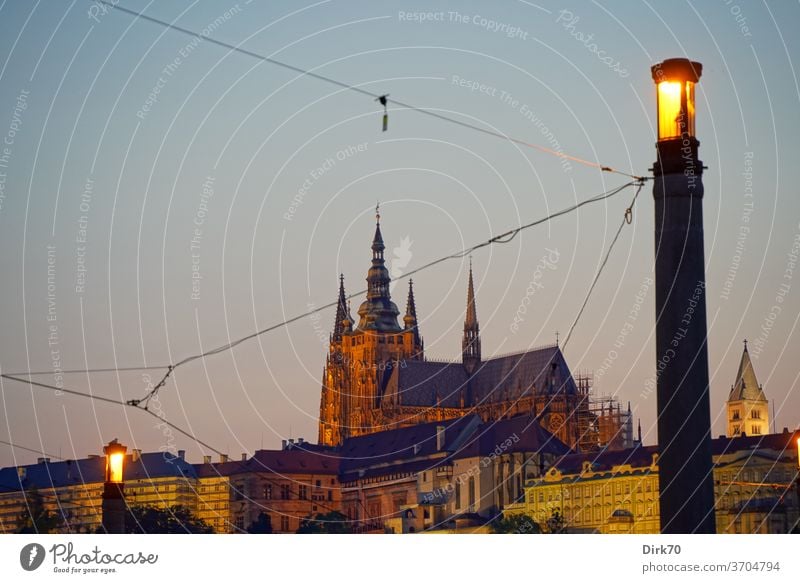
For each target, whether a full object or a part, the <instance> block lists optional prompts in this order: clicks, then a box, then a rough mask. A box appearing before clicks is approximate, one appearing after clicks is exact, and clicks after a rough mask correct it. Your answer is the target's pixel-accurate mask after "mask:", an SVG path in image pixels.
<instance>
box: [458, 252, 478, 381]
mask: <svg viewBox="0 0 800 583" xmlns="http://www.w3.org/2000/svg"><path fill="white" fill-rule="evenodd" d="M461 360H462V362H463V363H464V368H466V369H467V372H468V373H470V374H472V373H473V372H474V371H475V369H476V368H477V367H478V365H479V364H480V362H481V336H480V329H479V327H478V311H477V309H476V308H475V285H474V283H473V281H472V259H470V260H469V283H468V285H467V316H466V318H465V319H464V336H463V338H462V340H461Z"/></svg>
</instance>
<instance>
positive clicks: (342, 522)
mask: <svg viewBox="0 0 800 583" xmlns="http://www.w3.org/2000/svg"><path fill="white" fill-rule="evenodd" d="M352 531H353V530H352V528H351V527H350V523H349V522H348V520H347V517H346V516H345V515H344V514H342V513H341V512H336V511H332V512H328V513H327V514H315V515H314V516H313V517H308V518H304V519H303V520H302V521H301V522H300V528H298V529H297V534H350V533H351V532H352Z"/></svg>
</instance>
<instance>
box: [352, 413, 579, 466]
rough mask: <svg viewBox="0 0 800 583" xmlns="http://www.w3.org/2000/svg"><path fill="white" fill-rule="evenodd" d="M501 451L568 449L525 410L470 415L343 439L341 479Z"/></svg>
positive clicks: (557, 451) (558, 452) (555, 452)
mask: <svg viewBox="0 0 800 583" xmlns="http://www.w3.org/2000/svg"><path fill="white" fill-rule="evenodd" d="M437 427H443V428H444V432H445V433H444V437H445V439H444V447H442V449H438V448H437V442H436V435H437ZM498 448H500V451H501V452H502V453H514V452H523V451H524V452H531V453H533V452H539V451H545V452H547V453H551V454H553V455H560V456H563V455H565V454H567V453H569V452H570V451H571V450H570V449H569V448H568V447H567V446H566V445H564V444H563V443H561V441H559V440H558V439H556V438H555V437H553V435H552V434H550V433H549V432H547V431H546V430H544V429H543V428H542V427H541V426H540V425H539V423H538V422H537V421H535V420H533V419H531V417H530V416H529V415H519V416H516V417H512V418H510V419H502V420H500V421H492V422H490V423H481V421H480V417H478V416H477V415H475V414H472V415H467V416H465V417H458V418H456V419H450V420H447V421H433V422H430V423H421V424H419V425H413V426H411V427H403V428H400V429H394V430H390V431H381V432H379V433H370V434H368V435H362V436H359V437H351V438H349V439H346V440H345V442H344V444H342V447H341V450H340V455H341V460H342V461H341V473H340V479H341V481H342V482H350V481H353V480H355V479H357V478H368V477H372V476H380V475H386V474H396V473H401V472H403V473H406V472H421V471H425V470H430V469H433V468H436V467H439V466H442V465H447V464H451V463H452V462H453V461H454V460H455V459H463V458H469V457H481V458H483V457H487V456H491V455H498V453H497V452H498Z"/></svg>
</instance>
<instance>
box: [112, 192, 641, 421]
mask: <svg viewBox="0 0 800 583" xmlns="http://www.w3.org/2000/svg"><path fill="white" fill-rule="evenodd" d="M642 184H643V183H642V181H636V180H634V181H630V182H626V183H625V184H623V185H621V186H618V187H616V188H613V189H611V190H609V191H606V192H602V193H600V194H598V195H595V196H592V197H590V198H587V199H585V200H582V201H580V202H578V203H576V204H574V205H571V206H569V207H567V208H564V209H562V210H560V211H556V212H554V213H551V214H549V215H547V216H545V217H542V218H540V219H537V220H535V221H531V222H530V223H526V224H524V225H520V226H519V227H516V228H514V229H511V230H509V231H506V232H505V233H501V234H499V235H495V236H493V237H491V238H489V239H487V240H486V241H483V242H481V243H478V244H476V245H472V246H471V247H467V248H465V249H462V250H460V251H457V252H456V253H452V254H450V255H445V256H444V257H440V258H439V259H435V260H434V261H431V262H429V263H426V264H424V265H421V266H420V267H417V268H416V269H412V270H410V271H408V272H406V273H404V274H402V275H400V276H398V277H396V278H395V280H396V281H399V280H401V279H405V278H408V277H411V276H412V275H415V274H417V273H419V272H421V271H424V270H426V269H430V268H431V267H434V266H435V265H438V264H440V263H443V262H445V261H448V260H450V259H460V258H463V257H466V256H467V255H469V254H470V253H472V252H474V251H476V250H478V249H481V248H483V247H487V246H489V245H492V244H495V243H497V244H505V243H509V242H511V241H512V240H513V239H514V238H515V237H516V236H517V235H518V234H519V233H520V232H522V231H524V230H525V229H530V228H531V227H535V226H537V225H541V224H543V223H546V222H548V221H551V220H553V219H555V218H557V217H560V216H563V215H565V214H568V213H570V212H574V211H576V210H578V209H580V208H581V207H583V206H586V205H588V204H591V203H595V202H600V201H603V200H607V199H609V198H611V197H613V196H614V195H616V194H618V193H620V192H621V191H623V190H624V189H625V188H628V187H629V186H634V185H639V189H641V185H642ZM637 196H638V191H637ZM634 200H635V197H634ZM631 206H632V205H631ZM628 208H629V209H630V207H628ZM626 214H627V211H626ZM623 224H625V221H624V220H623ZM620 230H621V229H620ZM618 236H619V233H617V237H618ZM614 242H616V239H615V241H614ZM612 247H613V246H612ZM607 260H608V256H606V261H607ZM597 278H599V273H598V275H597V277H596V278H595V283H596V281H597ZM366 292H367V290H366V288H365V289H362V290H359V291H357V292H354V293H351V294H349V295H348V296H346V298H345V299H348V300H349V299H352V298H354V297H358V296H361V295H363V294H365V293H366ZM587 301H588V298H587ZM338 303H339V300H336V301H333V302H329V303H327V304H324V305H322V306H318V307H316V308H314V309H312V310H309V311H307V312H303V313H302V314H298V315H296V316H293V317H291V318H288V319H286V320H283V321H281V322H278V323H276V324H273V325H271V326H268V327H266V328H263V329H261V330H257V331H256V332H253V333H251V334H248V335H246V336H242V337H241V338H238V339H236V340H234V341H232V342H227V343H225V344H222V345H221V346H217V347H216V348H212V349H210V350H207V351H205V352H201V353H199V354H194V355H191V356H187V357H186V358H184V359H183V360H179V361H178V362H176V363H175V364H173V365H170V366H169V368H168V370H167V372H166V374H165V375H164V376H163V377H162V378H161V380H160V381H159V382H158V383H157V384H156V385H155V386H154V387H153V388H152V389H151V390H150V391H149V392H148V393H147V394H146V395H145V396H144V397H143V398H141V399H131V400H129V401H127V402H126V404H128V405H132V406H135V407H139V406H142V408H144V409H145V410H147V407H148V404H149V401H150V399H152V398H153V397H154V396H155V395H156V394H157V393H158V391H159V389H161V387H163V386H164V385H165V384H166V381H167V379H169V377H170V376H171V375H172V373H173V372H174V371H175V369H177V368H179V367H181V366H183V365H185V364H188V363H190V362H193V361H195V360H199V359H203V358H206V357H208V356H213V355H215V354H219V353H221V352H226V351H228V350H232V349H233V348H235V347H237V346H239V345H240V344H242V343H244V342H246V341H248V340H252V339H254V338H257V337H259V336H261V335H263V334H266V333H267V332H271V331H273V330H277V329H278V328H282V327H284V326H287V325H289V324H291V323H293V322H296V321H298V320H302V319H303V318H307V317H309V316H312V315H314V314H316V313H318V312H321V311H323V310H326V309H328V308H332V307H334V306H336V305H337V304H338ZM576 323H577V320H576V321H575V322H574V323H573V328H574V326H575V324H576ZM570 331H571V330H570Z"/></svg>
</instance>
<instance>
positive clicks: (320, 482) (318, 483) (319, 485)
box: [315, 480, 322, 488]
mask: <svg viewBox="0 0 800 583" xmlns="http://www.w3.org/2000/svg"><path fill="white" fill-rule="evenodd" d="M315 484H316V486H317V488H321V487H322V480H317V481H316V482H315Z"/></svg>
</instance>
